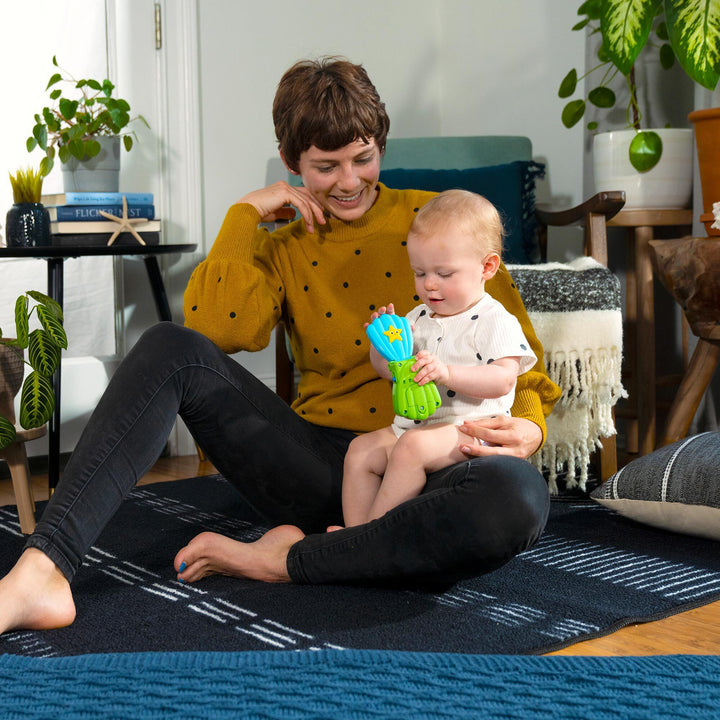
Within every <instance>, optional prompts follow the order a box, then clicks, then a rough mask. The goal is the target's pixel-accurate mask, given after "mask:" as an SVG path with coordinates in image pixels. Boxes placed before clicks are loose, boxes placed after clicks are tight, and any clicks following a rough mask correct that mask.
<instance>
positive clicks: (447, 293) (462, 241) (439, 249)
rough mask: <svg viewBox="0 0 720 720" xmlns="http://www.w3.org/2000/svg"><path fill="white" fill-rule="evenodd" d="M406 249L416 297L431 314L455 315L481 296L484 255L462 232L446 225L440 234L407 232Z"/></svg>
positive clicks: (482, 291) (482, 290)
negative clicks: (418, 297) (430, 310)
mask: <svg viewBox="0 0 720 720" xmlns="http://www.w3.org/2000/svg"><path fill="white" fill-rule="evenodd" d="M407 250H408V256H409V257H410V267H412V269H413V272H414V273H415V289H416V290H417V294H418V295H419V296H420V299H421V300H422V301H423V302H424V303H425V304H426V305H427V306H428V307H429V308H431V309H432V310H433V312H434V314H436V315H440V316H441V317H444V316H448V315H457V314H458V313H461V312H464V311H465V310H467V309H468V308H471V307H472V306H473V305H474V304H475V303H476V302H478V300H480V298H481V297H482V296H483V293H484V292H485V278H484V274H483V271H484V262H483V255H482V254H481V253H480V252H479V251H478V248H477V244H476V241H475V240H474V239H473V238H471V237H470V236H468V235H467V234H466V233H464V232H463V231H460V230H458V229H457V228H454V227H452V226H451V225H449V226H448V227H447V228H445V229H444V230H443V231H442V233H435V234H432V235H430V234H428V235H418V234H415V233H410V234H409V235H408V244H407Z"/></svg>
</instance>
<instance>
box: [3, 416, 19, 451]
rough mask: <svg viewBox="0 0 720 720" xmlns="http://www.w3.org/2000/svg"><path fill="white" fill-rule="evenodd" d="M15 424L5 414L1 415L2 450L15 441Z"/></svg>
mask: <svg viewBox="0 0 720 720" xmlns="http://www.w3.org/2000/svg"><path fill="white" fill-rule="evenodd" d="M15 435H16V431H15V426H14V425H13V424H12V423H11V422H10V421H9V420H8V419H7V418H6V417H4V416H2V415H0V450H2V448H6V447H7V446H8V445H12V444H13V443H14V442H15Z"/></svg>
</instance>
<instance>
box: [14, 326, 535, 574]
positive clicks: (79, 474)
mask: <svg viewBox="0 0 720 720" xmlns="http://www.w3.org/2000/svg"><path fill="white" fill-rule="evenodd" d="M177 415H180V417H181V418H182V419H183V421H184V422H185V424H186V425H187V427H188V429H189V430H190V432H191V433H192V435H193V437H194V438H195V440H196V441H197V443H198V444H199V446H200V447H201V448H202V449H203V451H204V452H205V453H206V455H207V456H208V458H209V459H210V461H211V462H212V463H213V464H214V465H215V467H216V468H217V469H218V471H219V472H221V473H222V474H223V475H224V476H225V477H226V478H227V479H228V480H229V481H230V482H231V483H232V484H233V485H234V486H235V487H236V488H237V490H238V491H239V492H240V493H241V495H242V496H243V498H244V499H245V500H246V501H247V502H248V503H249V504H250V505H251V506H252V507H253V508H254V510H255V511H256V512H257V513H259V514H260V515H261V516H262V517H263V518H264V519H265V520H266V521H267V522H268V523H269V524H271V525H278V524H284V523H289V524H293V525H297V526H298V527H300V528H301V529H302V530H303V531H304V532H305V533H306V537H305V538H304V539H303V540H300V541H299V542H297V543H296V544H295V545H293V546H292V548H291V549H290V552H289V554H288V558H287V570H288V573H289V575H290V578H291V580H292V581H293V582H296V583H311V584H320V583H344V584H367V585H380V586H385V587H389V586H397V587H412V586H416V587H421V586H435V585H437V586H440V585H447V584H451V583H453V582H455V581H457V580H459V579H461V578H463V577H469V576H474V575H479V574H482V573H486V572H489V571H491V570H494V569H496V568H498V567H500V566H501V565H503V564H504V563H506V562H507V561H508V560H510V559H511V558H512V557H513V556H515V555H516V554H517V553H519V552H521V551H523V550H525V549H527V548H528V547H530V546H531V545H532V544H533V543H534V542H535V541H536V540H537V539H538V537H539V536H540V534H541V533H542V531H543V529H544V526H545V522H546V520H547V516H548V510H549V495H548V490H547V485H546V483H545V481H544V479H543V478H542V476H541V475H540V473H538V472H537V470H535V468H533V467H532V466H531V465H530V463H528V462H526V461H524V460H519V459H517V458H511V457H504V456H498V457H488V458H475V459H472V460H468V461H466V462H462V463H458V464H457V465H453V466H451V467H449V468H445V469H443V470H441V471H438V472H435V473H433V474H431V475H430V476H429V477H428V480H427V484H426V487H425V489H424V490H423V492H422V493H421V495H420V496H419V497H416V498H413V499H412V500H409V501H408V502H405V503H403V504H402V505H400V506H398V507H397V508H395V509H393V510H391V511H390V512H389V513H387V514H386V515H384V516H383V517H382V518H379V519H378V520H374V521H372V522H370V523H367V524H366V525H361V526H357V527H352V528H347V529H343V530H339V531H337V532H333V533H326V532H325V528H326V527H327V526H328V525H331V524H341V523H342V506H341V487H342V473H343V458H344V455H345V451H346V449H347V446H348V444H349V442H350V441H351V440H352V438H353V437H354V434H353V433H352V432H349V431H344V430H336V429H332V428H324V427H320V426H317V425H313V424H312V423H309V422H307V421H306V420H304V419H303V418H301V417H300V416H298V415H297V414H296V413H295V412H293V411H292V410H291V409H290V408H289V407H288V406H287V405H286V404H285V403H284V402H283V401H282V400H281V399H280V398H278V397H277V396H276V395H275V393H273V392H272V391H271V390H270V389H269V388H268V387H267V386H266V385H264V384H263V383H262V382H261V381H259V380H258V379H257V378H256V377H254V376H253V375H252V374H251V373H249V372H248V371H247V370H245V369H244V368H243V367H242V366H241V365H240V364H239V363H237V362H236V361H235V360H233V359H232V358H230V357H228V356H227V355H226V354H225V353H224V352H223V351H222V350H220V349H219V348H218V347H217V346H216V345H214V344H213V343H212V342H211V341H210V340H208V339H207V338H206V337H204V336H203V335H201V334H200V333H197V332H195V331H193V330H189V329H187V328H184V327H182V326H180V325H176V324H172V323H159V324H157V325H155V326H153V327H151V328H150V329H149V330H147V331H146V332H145V333H144V334H143V336H142V337H141V338H140V339H139V340H138V342H137V343H136V345H135V347H134V348H133V349H132V350H131V351H130V352H129V353H128V355H127V357H126V358H125V359H124V360H123V362H122V363H121V364H120V366H119V367H118V369H117V370H116V372H115V374H114V375H113V377H112V379H111V381H110V383H109V385H108V387H107V389H106V391H105V393H104V394H103V396H102V398H101V399H100V401H99V403H98V405H97V408H96V409H95V411H94V412H93V414H92V416H91V418H90V420H89V422H88V424H87V427H86V429H85V431H84V432H83V434H82V436H81V438H80V440H79V441H78V444H77V447H76V449H75V451H74V452H73V454H72V455H71V457H70V459H69V461H68V463H67V466H66V468H65V471H64V473H63V475H62V478H61V479H60V481H59V483H58V485H57V488H56V490H55V492H54V494H53V496H52V498H51V499H50V501H49V503H48V505H47V507H46V509H45V511H44V512H43V515H42V517H41V519H40V521H39V522H38V524H37V527H36V530H35V532H34V533H33V535H31V536H30V538H29V539H28V542H27V547H34V548H37V549H39V550H41V551H43V552H44V553H45V554H46V555H48V557H50V559H51V560H53V562H54V563H55V564H56V565H57V566H58V568H59V569H60V570H61V571H62V572H63V574H64V575H65V577H66V578H67V579H68V580H72V578H73V577H74V575H75V573H76V572H77V570H78V568H79V567H80V564H81V562H82V558H83V556H84V555H85V553H86V552H87V551H88V550H89V548H90V547H91V546H92V544H93V543H94V542H95V540H96V539H97V537H98V535H99V534H100V532H101V531H102V529H103V528H104V527H105V525H106V524H107V523H108V521H109V520H110V519H111V518H112V516H113V515H114V513H115V512H116V511H117V509H118V507H119V506H120V504H121V502H122V501H123V499H124V498H125V496H126V495H127V494H128V493H129V492H130V490H131V489H132V488H133V487H134V486H135V484H136V482H137V480H138V479H139V478H140V477H142V475H143V474H145V473H146V472H147V471H148V470H149V469H150V468H151V467H152V465H153V464H154V462H155V461H156V460H157V458H158V457H159V456H160V453H161V452H162V450H163V448H164V446H165V443H166V441H167V438H168V435H169V433H170V431H171V429H172V427H173V424H174V422H175V419H176V416H177ZM178 549H179V548H178Z"/></svg>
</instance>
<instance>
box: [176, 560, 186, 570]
mask: <svg viewBox="0 0 720 720" xmlns="http://www.w3.org/2000/svg"><path fill="white" fill-rule="evenodd" d="M186 567H187V564H186V563H184V562H183V563H181V564H180V570H179V571H178V572H183V571H184V570H185V568H186Z"/></svg>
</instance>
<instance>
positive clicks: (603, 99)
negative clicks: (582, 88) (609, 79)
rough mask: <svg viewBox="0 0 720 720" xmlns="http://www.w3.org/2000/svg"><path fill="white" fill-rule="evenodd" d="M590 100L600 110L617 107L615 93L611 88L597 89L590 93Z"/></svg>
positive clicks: (601, 87) (602, 87)
mask: <svg viewBox="0 0 720 720" xmlns="http://www.w3.org/2000/svg"><path fill="white" fill-rule="evenodd" d="M588 100H589V101H590V102H591V103H592V104H593V105H595V107H599V108H611V107H613V106H614V105H615V93H614V92H613V91H612V90H611V89H610V88H609V87H604V86H602V85H601V86H600V87H596V88H593V89H592V90H591V91H590V92H589V93H588Z"/></svg>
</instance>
